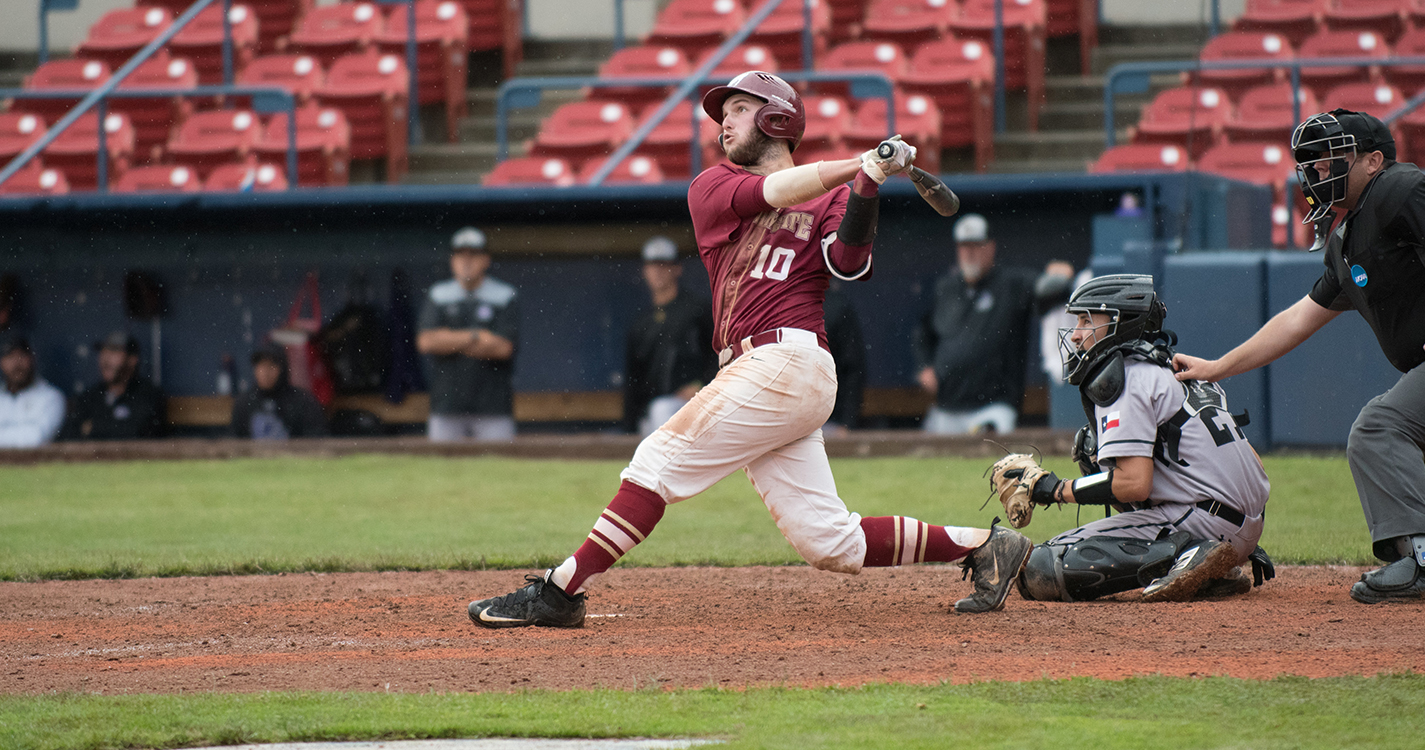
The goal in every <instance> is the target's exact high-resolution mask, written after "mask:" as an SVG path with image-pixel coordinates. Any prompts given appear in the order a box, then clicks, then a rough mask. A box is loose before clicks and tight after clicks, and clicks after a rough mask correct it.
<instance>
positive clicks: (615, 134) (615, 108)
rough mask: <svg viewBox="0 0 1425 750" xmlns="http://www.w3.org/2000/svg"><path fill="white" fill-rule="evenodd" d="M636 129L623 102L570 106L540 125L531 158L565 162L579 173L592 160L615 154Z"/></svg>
mask: <svg viewBox="0 0 1425 750" xmlns="http://www.w3.org/2000/svg"><path fill="white" fill-rule="evenodd" d="M633 129H634V119H633V113H632V112H630V111H629V109H628V107H626V106H624V105H623V103H622V102H614V101H606V100H601V99H589V100H585V101H582V102H570V103H568V104H565V105H563V106H561V107H559V108H558V109H556V110H554V113H553V114H551V115H550V116H549V117H547V118H545V120H544V122H543V123H541V124H540V127H539V134H538V135H536V136H535V138H534V141H533V143H531V144H530V149H529V155H530V156H539V157H546V158H547V157H557V158H560V159H564V160H566V161H568V162H569V164H570V165H571V166H573V167H574V168H575V169H576V170H577V169H578V168H579V167H581V166H583V164H584V162H586V161H589V160H590V159H595V158H598V157H601V156H608V155H609V154H611V153H613V151H614V149H615V148H617V147H618V145H619V144H620V143H623V142H624V141H625V140H627V139H628V137H629V136H630V135H632V134H633Z"/></svg>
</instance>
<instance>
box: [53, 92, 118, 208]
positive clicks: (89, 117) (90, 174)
mask: <svg viewBox="0 0 1425 750" xmlns="http://www.w3.org/2000/svg"><path fill="white" fill-rule="evenodd" d="M104 147H105V149H106V150H108V152H109V182H110V184H111V185H112V184H113V181H114V180H115V179H116V178H117V177H119V176H120V175H122V174H123V173H124V171H125V170H126V169H128V167H129V163H130V161H131V160H132V159H133V154H134V126H133V125H132V124H130V123H129V118H128V116H126V115H124V114H123V113H120V112H110V113H109V114H108V115H107V116H105V118H104ZM98 154H99V116H98V115H97V114H96V113H94V112H93V111H90V112H85V113H84V114H83V115H81V116H80V117H79V119H77V120H75V121H74V123H73V124H71V125H70V126H69V127H68V128H65V130H64V132H62V133H60V134H59V136H58V137H56V138H55V139H54V140H53V141H50V144H49V145H48V146H46V147H45V150H44V152H43V155H44V163H45V166H48V167H54V168H56V169H61V170H64V175H65V177H66V178H68V179H69V187H70V189H72V190H93V189H95V187H96V186H97V185H98V184H99V165H98Z"/></svg>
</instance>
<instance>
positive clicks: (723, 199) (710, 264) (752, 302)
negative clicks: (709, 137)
mask: <svg viewBox="0 0 1425 750" xmlns="http://www.w3.org/2000/svg"><path fill="white" fill-rule="evenodd" d="M765 179H766V178H765V177H762V176H760V175H754V174H752V173H751V172H748V171H747V170H745V169H741V168H739V167H734V166H732V165H730V164H719V165H717V166H715V167H712V168H710V169H708V170H706V171H704V172H703V173H702V174H700V175H698V176H697V177H696V178H694V179H693V183H692V185H691V186H690V187H689V188H688V210H689V212H690V213H691V214H692V217H693V233H694V235H695V236H696V237H697V241H698V254H699V255H700V256H702V259H703V265H704V266H706V267H707V269H708V278H709V280H710V281H711V282H712V298H713V324H714V328H713V349H715V350H718V351H721V350H722V349H725V348H727V347H728V346H730V345H731V344H732V343H733V342H735V341H740V340H742V339H743V338H746V337H747V336H751V335H753V334H756V333H761V332H763V331H770V330H772V329H774V328H801V329H804V330H807V331H812V332H814V333H815V334H816V337H817V340H818V341H820V342H821V344H822V346H826V324H825V320H824V317H823V316H824V313H823V311H822V304H823V302H824V301H825V299H826V287H827V283H828V282H829V279H830V276H831V271H830V270H829V268H828V267H827V261H826V258H825V255H824V254H823V240H824V239H834V238H835V235H836V229H837V227H839V226H841V217H842V216H844V215H845V214H846V197H847V195H848V194H849V193H850V188H848V187H847V186H845V185H838V186H837V187H836V188H834V189H832V191H831V192H829V193H827V194H826V195H823V196H821V197H820V198H815V199H813V200H810V201H807V202H806V203H802V204H799V205H796V206H792V207H791V208H773V207H772V206H771V205H769V204H768V203H767V200H766V198H764V197H763V195H762V182H763V180H765Z"/></svg>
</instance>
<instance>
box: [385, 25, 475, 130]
mask: <svg viewBox="0 0 1425 750" xmlns="http://www.w3.org/2000/svg"><path fill="white" fill-rule="evenodd" d="M406 13H407V9H406V6H404V5H397V6H395V7H393V8H392V9H391V14H390V15H389V16H387V19H386V30H385V31H382V32H381V33H380V34H378V35H377V36H376V45H377V47H378V48H379V49H380V50H381V51H382V52H384V53H386V54H393V55H400V56H401V57H402V58H403V59H404V57H405V54H406ZM468 34H469V25H468V22H467V21H466V18H465V8H464V7H463V6H461V5H460V3H458V2H455V0H419V1H418V2H417V3H416V87H417V88H418V89H419V94H418V96H417V101H418V102H420V103H421V104H433V103H435V102H444V103H445V133H446V138H447V140H449V141H450V142H451V143H455V142H456V141H458V140H460V120H461V119H462V118H464V117H465V112H466V95H465V78H466V64H467V63H466V59H467V57H468V55H467V52H468V50H467V44H466V39H467V35H468Z"/></svg>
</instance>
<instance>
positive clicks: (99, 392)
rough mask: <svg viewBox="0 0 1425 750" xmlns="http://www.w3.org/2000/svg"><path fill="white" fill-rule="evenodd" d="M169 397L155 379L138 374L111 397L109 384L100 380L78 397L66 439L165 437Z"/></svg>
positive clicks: (62, 436)
mask: <svg viewBox="0 0 1425 750" xmlns="http://www.w3.org/2000/svg"><path fill="white" fill-rule="evenodd" d="M167 415H168V409H167V400H166V399H165V398H164V396H163V392H162V391H160V390H159V389H158V387H157V386H155V385H154V384H153V383H152V382H151V381H149V380H147V379H145V378H141V377H139V376H137V375H135V376H134V377H133V378H131V379H130V380H129V384H128V385H127V386H126V387H125V388H124V392H123V393H122V394H120V395H119V396H118V397H116V398H112V399H111V398H110V397H109V387H108V386H107V385H105V384H103V383H97V384H95V385H92V386H90V387H88V388H86V389H84V392H83V393H81V394H79V396H78V397H76V398H75V399H74V403H73V404H72V405H71V408H70V410H69V414H68V415H66V418H65V421H64V427H63V428H62V429H61V430H60V439H62V440H134V439H137V438H154V437H162V436H163V433H164V431H165V429H166V428H167Z"/></svg>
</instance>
